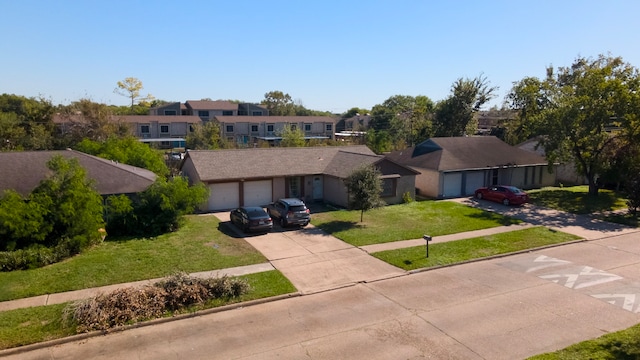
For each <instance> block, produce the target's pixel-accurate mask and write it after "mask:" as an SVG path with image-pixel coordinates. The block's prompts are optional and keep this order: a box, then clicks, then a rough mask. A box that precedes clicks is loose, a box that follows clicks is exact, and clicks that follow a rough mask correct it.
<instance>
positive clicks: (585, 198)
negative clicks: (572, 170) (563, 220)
mask: <svg viewBox="0 0 640 360" xmlns="http://www.w3.org/2000/svg"><path fill="white" fill-rule="evenodd" d="M527 193H528V194H529V197H530V198H531V202H532V203H533V204H535V205H539V206H544V207H548V208H552V209H558V210H562V211H566V212H570V213H574V214H592V213H599V212H603V211H611V210H619V209H626V208H627V204H626V199H625V197H624V195H623V194H621V193H617V192H615V191H612V190H606V189H600V191H598V196H597V197H591V196H589V187H588V186H586V185H584V186H572V187H546V188H542V189H538V190H527Z"/></svg>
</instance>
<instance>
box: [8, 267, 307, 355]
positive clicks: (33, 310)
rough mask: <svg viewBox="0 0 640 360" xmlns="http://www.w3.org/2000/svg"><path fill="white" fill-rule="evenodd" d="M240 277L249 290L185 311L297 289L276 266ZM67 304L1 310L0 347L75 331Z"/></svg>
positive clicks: (50, 337) (40, 340) (18, 344)
mask: <svg viewBox="0 0 640 360" xmlns="http://www.w3.org/2000/svg"><path fill="white" fill-rule="evenodd" d="M240 278H243V279H246V280H247V281H248V282H249V284H250V285H251V290H250V291H249V293H247V294H245V295H242V296H241V297H239V298H237V299H229V300H216V301H213V302H210V303H208V304H204V305H200V306H195V307H192V308H190V309H188V310H187V312H193V311H197V310H203V309H208V308H212V307H219V306H223V305H228V304H231V303H237V302H241V301H249V300H256V299H262V298H266V297H271V296H276V295H281V294H288V293H293V292H295V291H296V289H295V287H293V285H292V284H291V283H290V282H289V280H287V278H285V277H284V276H283V275H282V274H281V273H280V272H279V271H276V270H273V271H267V272H262V273H256V274H249V275H244V276H240ZM66 305H67V304H57V305H49V306H37V307H30V308H24V309H16V310H11V311H4V312H0V349H8V348H13V347H17V346H23V345H28V344H34V343H38V342H43V341H47V340H53V339H59V338H63V337H67V336H70V335H74V334H76V328H75V326H73V325H65V324H63V321H62V313H63V309H64V307H65V306H66Z"/></svg>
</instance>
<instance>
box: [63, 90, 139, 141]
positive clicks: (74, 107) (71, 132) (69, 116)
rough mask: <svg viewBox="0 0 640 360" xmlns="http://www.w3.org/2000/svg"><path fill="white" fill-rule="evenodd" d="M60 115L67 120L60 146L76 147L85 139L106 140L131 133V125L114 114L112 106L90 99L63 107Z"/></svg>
mask: <svg viewBox="0 0 640 360" xmlns="http://www.w3.org/2000/svg"><path fill="white" fill-rule="evenodd" d="M59 116H60V117H61V118H62V120H63V121H64V122H65V131H64V133H62V134H60V135H59V137H58V139H57V141H58V147H74V146H75V145H76V144H77V143H79V142H80V141H82V140H84V139H88V140H92V141H98V142H104V141H106V140H107V139H109V138H110V137H125V136H127V135H129V134H130V129H129V126H128V125H127V124H125V123H124V122H122V121H119V120H118V118H117V117H115V116H113V113H112V108H111V107H109V106H107V105H104V104H100V103H96V102H93V101H91V100H89V99H80V100H78V101H74V102H72V103H71V104H69V105H67V106H63V107H61V109H60V111H59Z"/></svg>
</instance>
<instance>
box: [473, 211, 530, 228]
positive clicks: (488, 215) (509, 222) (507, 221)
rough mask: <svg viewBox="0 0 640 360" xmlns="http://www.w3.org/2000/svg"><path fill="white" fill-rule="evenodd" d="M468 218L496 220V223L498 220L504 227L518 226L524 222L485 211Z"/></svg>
mask: <svg viewBox="0 0 640 360" xmlns="http://www.w3.org/2000/svg"><path fill="white" fill-rule="evenodd" d="M468 216H469V217H471V218H474V219H481V220H494V221H495V220H498V222H499V223H500V225H502V226H508V225H517V224H520V223H522V220H519V219H515V218H512V217H509V216H502V215H499V214H496V213H493V212H489V211H483V212H481V213H479V214H472V215H468Z"/></svg>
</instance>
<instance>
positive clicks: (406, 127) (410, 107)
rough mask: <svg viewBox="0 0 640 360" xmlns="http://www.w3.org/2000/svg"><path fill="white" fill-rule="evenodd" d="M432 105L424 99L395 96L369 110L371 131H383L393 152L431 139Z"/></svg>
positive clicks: (420, 96)
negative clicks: (424, 138) (419, 141)
mask: <svg viewBox="0 0 640 360" xmlns="http://www.w3.org/2000/svg"><path fill="white" fill-rule="evenodd" d="M432 111H433V102H432V101H431V99H429V98H428V97H426V96H422V95H419V96H416V97H413V96H408V95H394V96H392V97H390V98H388V99H387V100H385V101H384V102H383V103H382V104H378V105H375V106H374V107H373V108H372V109H371V122H370V127H371V128H372V129H374V130H376V131H377V132H381V131H386V132H387V133H388V135H389V137H390V139H391V142H392V143H393V147H394V148H396V149H402V148H405V147H407V146H412V145H413V144H415V143H416V142H417V141H418V140H420V139H421V138H423V137H429V136H430V135H431V132H432V131H431V127H432V126H431V114H432Z"/></svg>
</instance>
